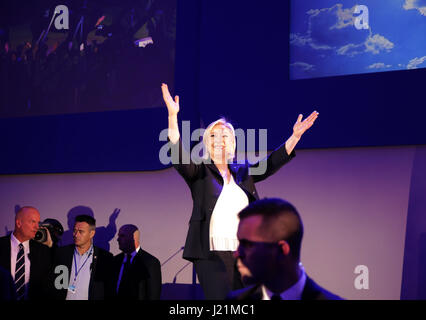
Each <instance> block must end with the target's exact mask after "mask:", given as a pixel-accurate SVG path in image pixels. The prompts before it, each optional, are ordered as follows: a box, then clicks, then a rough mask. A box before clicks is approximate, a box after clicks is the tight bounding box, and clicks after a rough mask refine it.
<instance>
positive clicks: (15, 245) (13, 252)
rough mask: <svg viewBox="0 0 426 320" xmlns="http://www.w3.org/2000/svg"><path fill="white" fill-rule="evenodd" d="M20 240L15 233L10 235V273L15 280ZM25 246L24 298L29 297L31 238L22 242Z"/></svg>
mask: <svg viewBox="0 0 426 320" xmlns="http://www.w3.org/2000/svg"><path fill="white" fill-rule="evenodd" d="M20 243H21V242H19V240H18V239H16V237H15V236H14V235H13V233H12V234H11V235H10V273H11V274H12V278H13V280H15V272H16V257H17V256H18V252H19V244H20ZM22 245H23V246H24V257H25V295H24V299H25V298H27V297H28V283H29V282H30V267H31V261H30V258H29V254H30V240H27V241H24V242H22Z"/></svg>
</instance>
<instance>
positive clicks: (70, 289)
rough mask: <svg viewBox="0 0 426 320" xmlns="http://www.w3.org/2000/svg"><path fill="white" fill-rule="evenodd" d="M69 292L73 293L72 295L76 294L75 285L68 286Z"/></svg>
mask: <svg viewBox="0 0 426 320" xmlns="http://www.w3.org/2000/svg"><path fill="white" fill-rule="evenodd" d="M68 291H71V293H75V285H73V284H72V285H70V286H68Z"/></svg>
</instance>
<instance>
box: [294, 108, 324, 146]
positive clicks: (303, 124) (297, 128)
mask: <svg viewBox="0 0 426 320" xmlns="http://www.w3.org/2000/svg"><path fill="white" fill-rule="evenodd" d="M318 115H319V113H318V112H316V111H314V112H312V113H311V114H310V115H309V117H307V118H306V119H305V120H303V121H302V118H303V115H301V114H299V117H298V118H297V121H296V123H295V124H294V126H293V135H294V136H295V137H296V138H298V139H300V137H301V136H302V135H303V134H304V133H305V132H306V130H308V129H309V128H310V127H312V125H313V124H314V122H315V120H316V119H317V118H318Z"/></svg>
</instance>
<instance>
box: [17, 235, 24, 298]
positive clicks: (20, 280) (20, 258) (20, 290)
mask: <svg viewBox="0 0 426 320" xmlns="http://www.w3.org/2000/svg"><path fill="white" fill-rule="evenodd" d="M15 288H16V297H17V299H18V300H23V298H24V295H25V254H24V246H23V245H22V243H20V244H19V252H18V255H17V256H16V267H15Z"/></svg>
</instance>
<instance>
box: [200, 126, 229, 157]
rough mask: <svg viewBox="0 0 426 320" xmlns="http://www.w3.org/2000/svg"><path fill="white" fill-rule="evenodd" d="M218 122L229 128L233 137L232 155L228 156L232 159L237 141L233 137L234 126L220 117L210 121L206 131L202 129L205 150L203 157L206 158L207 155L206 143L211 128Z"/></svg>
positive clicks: (207, 146)
mask: <svg viewBox="0 0 426 320" xmlns="http://www.w3.org/2000/svg"><path fill="white" fill-rule="evenodd" d="M218 124H221V125H224V126H225V127H227V128H228V129H229V130H231V133H232V136H233V138H234V140H233V142H234V148H233V150H232V155H231V157H230V158H231V159H232V158H234V156H235V149H236V147H237V142H236V138H235V130H234V126H233V125H232V124H231V123H230V122H228V121H226V119H225V118H220V119H219V120H216V121H213V122H212V123H210V124H209V125H208V126H207V128H206V131H204V134H203V144H204V147H205V150H206V154H204V158H207V157H208V156H209V143H208V141H209V139H210V134H211V131H212V130H213V128H214V126H216V125H218Z"/></svg>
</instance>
